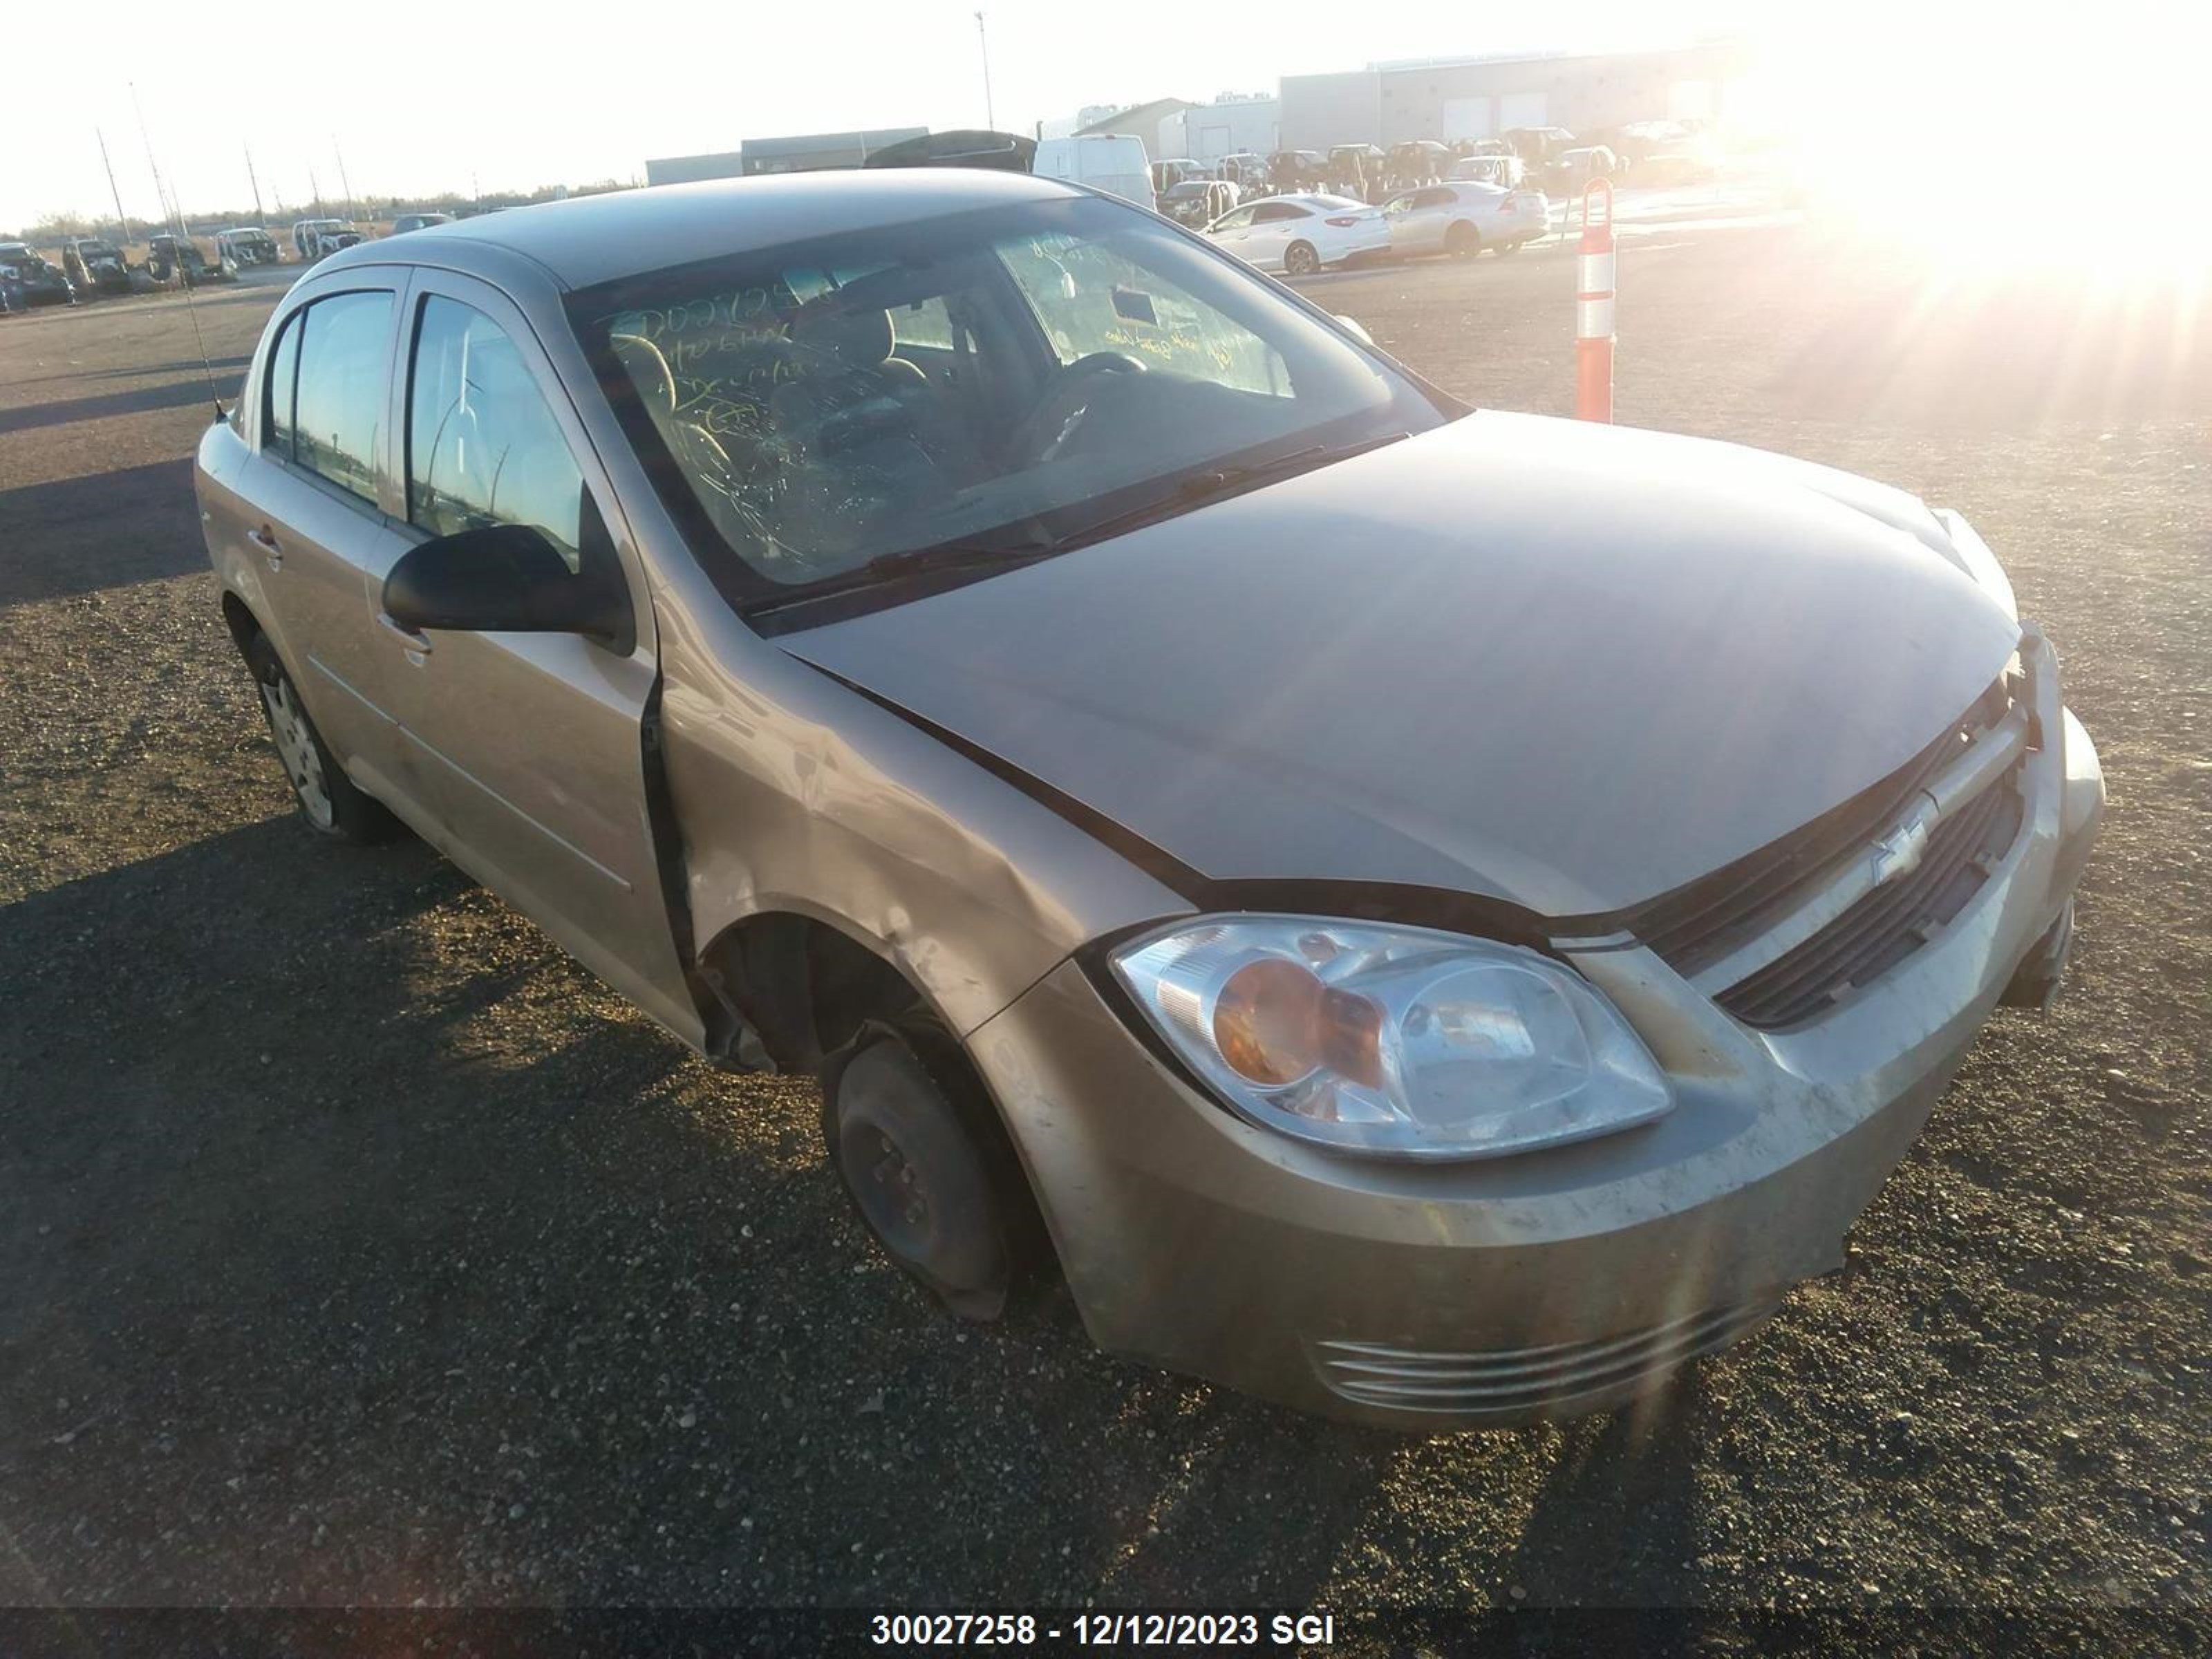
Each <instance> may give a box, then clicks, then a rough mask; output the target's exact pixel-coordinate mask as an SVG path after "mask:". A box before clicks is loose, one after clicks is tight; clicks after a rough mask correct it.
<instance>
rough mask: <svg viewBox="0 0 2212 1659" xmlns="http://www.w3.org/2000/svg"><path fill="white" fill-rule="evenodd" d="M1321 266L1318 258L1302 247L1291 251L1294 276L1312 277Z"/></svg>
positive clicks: (1292, 273) (1292, 274)
mask: <svg viewBox="0 0 2212 1659" xmlns="http://www.w3.org/2000/svg"><path fill="white" fill-rule="evenodd" d="M1319 264H1321V260H1320V258H1318V256H1316V255H1315V254H1313V253H1311V252H1308V251H1307V250H1306V249H1304V248H1302V247H1297V248H1292V249H1291V258H1290V266H1291V276H1312V275H1313V274H1314V270H1315V269H1316V267H1317V266H1318V265H1319Z"/></svg>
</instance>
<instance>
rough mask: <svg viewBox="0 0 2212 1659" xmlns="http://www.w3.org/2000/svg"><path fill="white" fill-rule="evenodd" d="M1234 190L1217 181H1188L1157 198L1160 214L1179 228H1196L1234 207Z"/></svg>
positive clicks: (1235, 201)
mask: <svg viewBox="0 0 2212 1659" xmlns="http://www.w3.org/2000/svg"><path fill="white" fill-rule="evenodd" d="M1236 205H1237V186H1236V185H1232V184H1228V183H1225V182H1224V181H1223V180H1221V179H1185V180H1184V181H1183V182H1182V184H1179V185H1170V186H1169V187H1168V189H1167V191H1165V192H1164V194H1163V195H1162V196H1161V197H1160V211H1161V212H1162V213H1164V214H1166V215H1167V216H1168V217H1169V218H1170V219H1172V220H1174V221H1175V222H1176V223H1177V224H1179V225H1196V226H1198V227H1200V228H1204V227H1206V226H1207V225H1210V224H1212V222H1214V221H1215V220H1216V219H1218V218H1220V217H1221V216H1222V215H1224V214H1225V213H1227V212H1228V211H1229V210H1231V208H1233V207H1235V206H1236Z"/></svg>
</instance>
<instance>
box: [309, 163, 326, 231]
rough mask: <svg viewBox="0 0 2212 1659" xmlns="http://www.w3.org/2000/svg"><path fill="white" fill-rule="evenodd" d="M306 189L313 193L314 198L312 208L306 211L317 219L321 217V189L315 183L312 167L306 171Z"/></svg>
mask: <svg viewBox="0 0 2212 1659" xmlns="http://www.w3.org/2000/svg"><path fill="white" fill-rule="evenodd" d="M307 188H308V190H310V191H313V194H314V197H315V204H314V206H313V207H312V208H310V209H308V210H307V211H308V213H309V214H310V215H311V216H313V217H315V218H318V219H319V218H321V217H322V216H323V187H322V186H321V185H319V184H317V183H316V182H315V170H314V168H313V167H309V168H308V169H307Z"/></svg>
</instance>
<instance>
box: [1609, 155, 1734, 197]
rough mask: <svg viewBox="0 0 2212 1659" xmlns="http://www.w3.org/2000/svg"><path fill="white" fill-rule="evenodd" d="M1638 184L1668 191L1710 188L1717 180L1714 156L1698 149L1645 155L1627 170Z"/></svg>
mask: <svg viewBox="0 0 2212 1659" xmlns="http://www.w3.org/2000/svg"><path fill="white" fill-rule="evenodd" d="M1626 171H1627V173H1628V176H1629V178H1630V179H1632V181H1633V182H1634V183H1636V184H1638V185H1649V186H1650V187H1651V188H1653V189H1668V188H1671V187H1675V186H1680V185H1706V184H1711V182H1712V181H1713V178H1714V175H1715V173H1716V172H1717V168H1716V167H1714V165H1713V160H1712V157H1711V156H1710V155H1705V154H1703V153H1701V152H1699V151H1696V150H1661V151H1659V152H1657V153H1656V154H1654V155H1647V156H1645V157H1644V159H1643V160H1642V161H1638V162H1636V163H1634V164H1633V165H1632V166H1631V167H1628V168H1627V169H1626Z"/></svg>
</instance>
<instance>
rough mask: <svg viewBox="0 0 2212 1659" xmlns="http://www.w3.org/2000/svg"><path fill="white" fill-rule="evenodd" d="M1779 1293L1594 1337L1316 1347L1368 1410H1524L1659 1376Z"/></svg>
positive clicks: (1325, 1372)
mask: <svg viewBox="0 0 2212 1659" xmlns="http://www.w3.org/2000/svg"><path fill="white" fill-rule="evenodd" d="M1779 1303H1780V1298H1779V1297H1765V1298H1762V1299H1760V1300H1757V1301H1752V1302H1742V1303H1738V1304H1735V1306H1733V1307H1728V1308H1711V1309H1706V1310H1704V1311H1702V1312H1699V1313H1694V1314H1691V1315H1688V1316H1686V1317H1684V1318H1681V1319H1677V1320H1674V1321H1671V1322H1668V1323H1667V1324H1664V1325H1654V1326H1652V1327H1650V1328H1649V1329H1646V1330H1641V1331H1632V1332H1631V1333H1630V1334H1627V1335H1626V1336H1613V1337H1606V1338H1602V1339H1601V1340H1597V1341H1593V1342H1559V1343H1553V1344H1551V1345H1549V1346H1542V1347H1531V1348H1492V1349H1488V1350H1485V1351H1481V1352H1474V1353H1437V1352H1431V1351H1430V1350H1427V1349H1421V1348H1399V1347H1392V1346H1387V1345H1385V1344H1383V1343H1379V1342H1350V1341H1327V1342H1316V1343H1315V1344H1313V1359H1314V1368H1315V1369H1316V1370H1317V1371H1318V1372H1319V1373H1320V1374H1321V1379H1322V1382H1323V1383H1327V1384H1328V1388H1329V1389H1330V1391H1331V1392H1332V1393H1334V1394H1336V1395H1339V1396H1340V1397H1341V1398H1343V1399H1346V1400H1348V1401H1352V1402H1353V1403H1354V1404H1356V1405H1361V1406H1381V1407H1389V1408H1390V1409H1392V1410H1395V1411H1407V1412H1437V1413H1452V1414H1484V1413H1529V1412H1539V1411H1542V1410H1544V1409H1546V1408H1547V1407H1567V1406H1570V1405H1571V1404H1572V1403H1573V1402H1575V1401H1577V1400H1582V1399H1586V1398H1588V1397H1589V1396H1590V1395H1595V1394H1600V1393H1603V1392H1606V1391H1607V1390H1609V1389H1617V1388H1620V1387H1622V1386H1623V1385H1625V1384H1629V1383H1636V1382H1638V1381H1640V1380H1642V1379H1644V1378H1646V1377H1651V1376H1657V1375H1658V1374H1660V1373H1661V1372H1663V1371H1667V1370H1672V1369H1673V1368H1674V1367H1675V1366H1677V1365H1680V1364H1682V1363H1683V1362H1684V1361H1685V1360H1688V1359H1694V1358H1697V1356H1698V1355H1699V1354H1703V1353H1711V1352H1712V1351H1713V1350H1714V1349H1716V1348H1719V1347H1723V1346H1727V1345H1728V1344H1729V1343H1730V1342H1733V1341H1734V1340H1735V1339H1736V1338H1738V1337H1739V1336H1741V1335H1742V1334H1744V1333H1745V1332H1746V1331H1747V1330H1749V1329H1750V1328H1752V1327H1753V1326H1754V1325H1756V1324H1758V1323H1759V1322H1760V1321H1761V1320H1764V1319H1765V1318H1766V1316H1768V1315H1770V1314H1771V1313H1772V1312H1773V1311H1774V1310H1775V1309H1776V1307H1777V1306H1778V1305H1779Z"/></svg>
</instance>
